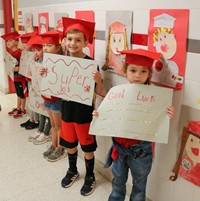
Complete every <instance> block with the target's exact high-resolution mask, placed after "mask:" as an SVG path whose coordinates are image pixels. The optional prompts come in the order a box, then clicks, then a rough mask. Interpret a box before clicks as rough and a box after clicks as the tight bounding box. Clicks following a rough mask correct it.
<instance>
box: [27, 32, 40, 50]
mask: <svg viewBox="0 0 200 201" xmlns="http://www.w3.org/2000/svg"><path fill="white" fill-rule="evenodd" d="M42 44H43V41H42V37H41V36H38V35H33V36H31V38H30V40H29V41H28V43H27V45H28V46H29V45H31V46H32V48H33V49H37V50H40V49H41V48H42Z"/></svg>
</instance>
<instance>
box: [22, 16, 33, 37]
mask: <svg viewBox="0 0 200 201" xmlns="http://www.w3.org/2000/svg"><path fill="white" fill-rule="evenodd" d="M24 18H25V19H24V21H25V32H26V33H30V32H33V31H34V28H33V14H32V13H26V14H25V16H24Z"/></svg>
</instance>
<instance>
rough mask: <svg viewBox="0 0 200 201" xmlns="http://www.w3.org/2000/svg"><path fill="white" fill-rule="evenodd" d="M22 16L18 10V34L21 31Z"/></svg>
mask: <svg viewBox="0 0 200 201" xmlns="http://www.w3.org/2000/svg"><path fill="white" fill-rule="evenodd" d="M23 26H24V24H23V15H22V11H21V10H19V11H18V27H19V33H20V34H21V32H22V31H23Z"/></svg>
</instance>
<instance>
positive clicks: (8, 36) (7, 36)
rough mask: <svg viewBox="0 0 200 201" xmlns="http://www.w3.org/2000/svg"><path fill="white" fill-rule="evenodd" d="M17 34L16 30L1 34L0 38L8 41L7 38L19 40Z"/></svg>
mask: <svg viewBox="0 0 200 201" xmlns="http://www.w3.org/2000/svg"><path fill="white" fill-rule="evenodd" d="M19 36H20V35H19V34H18V32H17V31H13V32H11V33H8V34H4V35H2V36H1V38H3V39H4V40H5V41H8V40H19Z"/></svg>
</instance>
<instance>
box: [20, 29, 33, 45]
mask: <svg viewBox="0 0 200 201" xmlns="http://www.w3.org/2000/svg"><path fill="white" fill-rule="evenodd" d="M36 34H37V33H36V32H35V31H33V32H30V33H25V34H22V35H21V36H20V39H21V41H22V43H27V42H28V41H29V40H30V38H31V36H34V35H36Z"/></svg>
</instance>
